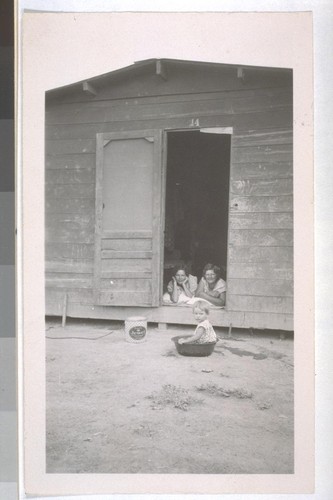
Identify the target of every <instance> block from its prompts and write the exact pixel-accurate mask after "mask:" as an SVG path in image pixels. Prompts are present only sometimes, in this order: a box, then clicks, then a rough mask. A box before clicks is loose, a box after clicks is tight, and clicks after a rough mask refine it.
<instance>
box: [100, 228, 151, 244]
mask: <svg viewBox="0 0 333 500" xmlns="http://www.w3.org/2000/svg"><path fill="white" fill-rule="evenodd" d="M147 238H150V239H151V238H152V231H150V230H148V229H147V230H146V229H142V230H141V229H138V230H136V231H111V230H104V231H103V233H102V240H107V239H110V240H114V239H115V240H120V239H147ZM103 245H104V241H103ZM103 248H105V247H104V246H103Z"/></svg>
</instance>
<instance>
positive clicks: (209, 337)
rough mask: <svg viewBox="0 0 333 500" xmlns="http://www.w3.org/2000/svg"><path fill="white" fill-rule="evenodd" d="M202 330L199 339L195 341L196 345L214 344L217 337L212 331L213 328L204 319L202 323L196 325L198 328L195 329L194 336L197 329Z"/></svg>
mask: <svg viewBox="0 0 333 500" xmlns="http://www.w3.org/2000/svg"><path fill="white" fill-rule="evenodd" d="M200 327H201V328H203V329H204V330H205V332H204V333H203V334H202V335H201V337H200V338H199V339H198V340H196V342H195V343H196V344H205V343H206V342H216V340H217V336H216V333H215V331H214V328H213V327H212V325H211V324H210V322H209V321H208V319H205V320H204V321H201V323H199V324H198V326H197V327H196V329H195V334H196V333H197V330H198V328H200Z"/></svg>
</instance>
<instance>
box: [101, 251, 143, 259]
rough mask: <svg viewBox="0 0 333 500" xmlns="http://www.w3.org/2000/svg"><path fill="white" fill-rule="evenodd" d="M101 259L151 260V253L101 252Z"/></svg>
mask: <svg viewBox="0 0 333 500" xmlns="http://www.w3.org/2000/svg"><path fill="white" fill-rule="evenodd" d="M101 258H102V259H151V258H152V252H151V251H148V252H144V251H135V250H134V251H131V250H128V251H114V250H102V252H101Z"/></svg>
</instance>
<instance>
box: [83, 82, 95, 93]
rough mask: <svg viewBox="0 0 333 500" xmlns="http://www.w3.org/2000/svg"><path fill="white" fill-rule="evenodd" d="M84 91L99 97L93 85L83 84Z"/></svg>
mask: <svg viewBox="0 0 333 500" xmlns="http://www.w3.org/2000/svg"><path fill="white" fill-rule="evenodd" d="M82 90H83V92H86V93H87V94H90V95H97V90H96V89H94V87H93V86H92V85H91V83H88V82H83V83H82Z"/></svg>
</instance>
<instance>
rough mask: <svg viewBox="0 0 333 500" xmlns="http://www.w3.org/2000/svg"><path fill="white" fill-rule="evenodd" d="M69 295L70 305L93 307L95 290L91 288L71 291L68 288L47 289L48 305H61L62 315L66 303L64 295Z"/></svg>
mask: <svg viewBox="0 0 333 500" xmlns="http://www.w3.org/2000/svg"><path fill="white" fill-rule="evenodd" d="M65 294H66V295H67V301H68V303H77V304H87V305H90V306H93V304H94V298H93V290H92V289H91V288H77V289H72V288H71V289H69V290H67V289H66V288H60V287H58V288H51V287H49V286H48V287H47V289H46V305H47V304H51V303H58V304H59V305H60V314H62V307H63V301H64V295H65Z"/></svg>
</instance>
